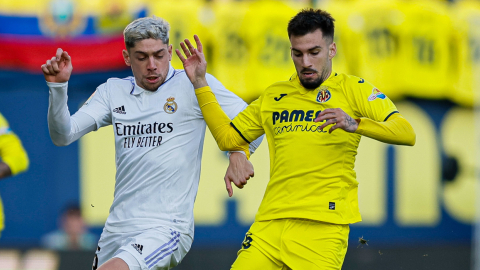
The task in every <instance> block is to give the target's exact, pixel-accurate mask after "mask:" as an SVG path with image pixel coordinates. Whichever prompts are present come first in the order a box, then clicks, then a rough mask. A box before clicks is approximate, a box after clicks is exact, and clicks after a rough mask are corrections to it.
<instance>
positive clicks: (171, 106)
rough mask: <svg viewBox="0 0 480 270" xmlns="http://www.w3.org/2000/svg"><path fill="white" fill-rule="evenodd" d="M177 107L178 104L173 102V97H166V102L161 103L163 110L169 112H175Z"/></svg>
mask: <svg viewBox="0 0 480 270" xmlns="http://www.w3.org/2000/svg"><path fill="white" fill-rule="evenodd" d="M177 108H178V105H177V103H176V102H175V98H174V97H169V98H167V102H166V103H165V105H163V110H164V111H165V112H166V113H169V114H172V113H174V112H176V111H177Z"/></svg>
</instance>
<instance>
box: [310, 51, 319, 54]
mask: <svg viewBox="0 0 480 270" xmlns="http://www.w3.org/2000/svg"><path fill="white" fill-rule="evenodd" d="M319 53H320V52H319V51H314V52H311V54H312V55H317V54H319Z"/></svg>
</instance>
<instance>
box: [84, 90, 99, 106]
mask: <svg viewBox="0 0 480 270" xmlns="http://www.w3.org/2000/svg"><path fill="white" fill-rule="evenodd" d="M95 93H97V91H95V92H93V94H92V95H91V96H90V97H89V98H88V99H87V101H85V103H83V106H87V105H88V103H90V100H92V98H93V96H94V95H95Z"/></svg>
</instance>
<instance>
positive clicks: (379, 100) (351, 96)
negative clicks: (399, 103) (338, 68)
mask: <svg viewBox="0 0 480 270" xmlns="http://www.w3.org/2000/svg"><path fill="white" fill-rule="evenodd" d="M345 84H346V85H345V88H344V89H345V91H346V93H345V95H346V97H347V99H348V101H349V103H350V105H351V106H352V108H353V110H354V112H355V114H356V115H355V117H366V118H370V119H372V120H375V121H377V122H383V121H386V120H387V119H388V117H389V116H390V115H392V114H393V113H396V112H398V111H397V107H395V104H393V102H392V101H391V100H390V99H389V98H388V97H387V96H386V95H385V94H384V93H382V92H381V91H380V90H379V89H378V88H376V87H375V86H373V85H372V84H371V83H369V82H367V81H365V80H364V79H362V78H358V77H354V76H351V77H350V78H349V79H347V80H346V82H345Z"/></svg>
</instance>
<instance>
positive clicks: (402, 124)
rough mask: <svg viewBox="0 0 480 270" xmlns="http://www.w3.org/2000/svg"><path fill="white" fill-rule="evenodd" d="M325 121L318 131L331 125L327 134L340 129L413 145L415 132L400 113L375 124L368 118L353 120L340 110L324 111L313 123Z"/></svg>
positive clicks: (392, 142)
mask: <svg viewBox="0 0 480 270" xmlns="http://www.w3.org/2000/svg"><path fill="white" fill-rule="evenodd" d="M324 120H326V121H325V123H324V124H323V125H321V126H320V127H319V129H321V130H323V129H324V128H325V127H326V126H328V125H333V126H332V127H331V128H330V130H329V133H332V132H333V131H334V130H335V129H337V128H340V129H343V130H345V131H347V132H351V133H358V134H361V135H363V136H367V137H369V138H372V139H375V140H378V141H381V142H385V143H390V144H399V145H410V146H413V145H415V131H414V130H413V128H412V126H411V125H410V123H409V122H408V121H407V120H406V119H405V118H404V117H403V116H402V115H400V113H395V114H393V115H391V116H390V117H389V118H388V119H387V120H386V121H385V122H377V121H374V120H372V119H369V118H360V119H353V118H352V117H351V116H349V115H348V114H347V113H345V112H344V111H343V110H342V109H340V108H336V109H326V110H324V111H322V112H321V113H319V114H318V116H317V118H316V119H315V120H314V121H315V122H321V121H324Z"/></svg>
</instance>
